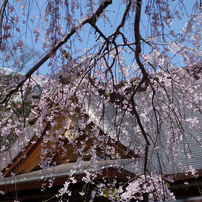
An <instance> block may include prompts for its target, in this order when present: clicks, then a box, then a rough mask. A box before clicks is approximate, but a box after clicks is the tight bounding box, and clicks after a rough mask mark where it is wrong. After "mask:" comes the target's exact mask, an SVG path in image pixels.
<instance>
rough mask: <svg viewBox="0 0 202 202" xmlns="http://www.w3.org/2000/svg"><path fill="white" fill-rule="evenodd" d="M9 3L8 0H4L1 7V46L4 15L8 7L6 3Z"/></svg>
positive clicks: (0, 42)
mask: <svg viewBox="0 0 202 202" xmlns="http://www.w3.org/2000/svg"><path fill="white" fill-rule="evenodd" d="M7 3H8V0H4V2H3V3H2V5H1V8H0V13H1V16H0V46H1V44H2V39H3V37H2V23H3V17H4V12H5V8H6V5H7Z"/></svg>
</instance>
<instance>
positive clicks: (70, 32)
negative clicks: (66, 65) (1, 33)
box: [0, 0, 112, 104]
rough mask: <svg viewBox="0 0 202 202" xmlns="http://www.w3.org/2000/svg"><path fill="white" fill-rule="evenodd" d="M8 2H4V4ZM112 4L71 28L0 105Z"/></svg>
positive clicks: (107, 3) (101, 8)
mask: <svg viewBox="0 0 202 202" xmlns="http://www.w3.org/2000/svg"><path fill="white" fill-rule="evenodd" d="M6 1H8V0H5V2H6ZM111 3H112V0H106V1H105V2H104V3H103V4H101V5H100V6H99V7H98V9H97V10H96V11H95V12H94V13H93V15H92V16H91V17H90V18H88V17H86V18H84V19H83V20H82V21H81V22H79V23H78V24H77V25H76V26H75V27H73V28H72V29H71V30H70V31H69V32H68V33H67V34H66V35H65V36H64V37H63V38H62V39H61V40H60V41H58V43H57V44H56V45H55V46H54V47H53V48H52V49H51V50H50V51H49V52H48V53H47V54H46V55H45V56H44V57H43V58H42V59H41V60H40V61H39V62H38V63H37V64H36V65H34V67H32V68H31V69H30V71H28V72H27V74H26V75H25V77H24V79H23V80H22V81H21V82H19V83H18V85H17V86H16V88H14V89H12V90H11V91H10V92H9V93H8V94H7V95H6V96H5V98H4V99H3V100H2V101H1V102H0V104H3V103H7V102H8V100H9V99H10V97H11V96H12V95H13V94H14V93H15V92H16V91H18V90H19V88H20V87H21V86H22V85H23V84H24V82H25V81H26V80H27V79H28V78H30V77H31V75H32V74H33V73H34V72H35V71H36V70H38V69H39V67H40V66H41V65H43V64H44V63H45V62H46V61H47V60H48V59H49V58H50V57H51V56H52V55H54V54H55V52H56V51H57V50H58V49H59V48H60V47H61V46H62V45H63V44H65V43H66V42H67V40H68V39H69V38H70V37H71V36H72V35H74V34H75V33H76V31H77V30H78V29H80V28H81V27H83V26H84V25H85V24H87V23H89V24H90V25H92V24H94V23H95V22H96V21H97V20H98V18H99V16H100V15H101V13H102V12H103V11H104V10H105V9H106V8H107V6H109V5H110V4H111Z"/></svg>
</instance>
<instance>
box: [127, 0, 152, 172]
mask: <svg viewBox="0 0 202 202" xmlns="http://www.w3.org/2000/svg"><path fill="white" fill-rule="evenodd" d="M141 5H142V0H137V6H136V14H135V23H134V32H135V43H136V50H135V59H136V61H137V64H138V66H139V67H140V69H141V71H142V74H143V77H142V79H141V81H140V83H139V85H138V86H137V88H136V89H135V90H134V92H133V93H132V95H131V98H130V101H131V103H132V110H133V113H134V114H135V116H136V118H137V123H138V125H139V127H140V130H141V132H142V135H143V137H144V139H145V141H146V145H145V162H144V174H146V171H147V158H148V150H149V145H150V142H149V140H148V138H147V134H146V132H145V129H144V127H143V125H142V122H141V120H140V117H139V114H138V112H137V110H136V106H135V103H134V95H135V93H136V92H137V91H138V89H139V88H140V87H141V85H142V84H143V83H144V82H145V81H146V80H148V74H147V72H146V70H145V68H144V66H143V64H142V62H141V61H140V53H141V43H140V39H141V37H140V17H141Z"/></svg>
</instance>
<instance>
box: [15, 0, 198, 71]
mask: <svg viewBox="0 0 202 202" xmlns="http://www.w3.org/2000/svg"><path fill="white" fill-rule="evenodd" d="M44 2H45V1H44V0H41V1H39V3H38V5H37V6H35V7H33V6H32V5H30V8H31V9H30V13H29V19H28V18H27V19H28V22H29V27H26V26H24V24H22V23H21V25H20V29H21V32H20V34H21V35H22V37H23V38H24V44H26V45H27V46H28V47H34V50H35V51H36V52H38V56H37V57H35V58H34V57H33V58H32V59H31V60H30V61H29V62H28V63H27V64H26V67H25V69H24V70H23V72H26V71H27V70H29V69H30V68H31V67H32V66H33V65H34V64H35V63H36V62H37V61H38V60H39V57H43V55H44V51H43V50H42V49H41V47H42V44H43V37H44V33H43V32H42V31H43V30H42V29H43V28H44V27H45V26H46V23H45V22H44V21H43V19H41V20H38V19H40V15H41V16H43V13H44V8H45V6H44ZM143 2H144V3H145V2H146V1H143ZM194 3H195V1H193V0H184V6H185V8H186V10H185V11H184V13H185V15H184V17H183V18H182V19H181V20H177V19H175V20H173V25H172V28H173V29H174V31H175V32H176V33H178V32H180V30H181V28H182V27H184V25H185V23H186V22H187V20H188V18H186V15H187V14H190V13H192V8H193V5H194ZM22 5H23V4H22ZM120 5H121V6H120ZM125 6H126V5H123V4H121V0H117V1H113V4H112V5H109V6H108V7H107V9H106V15H107V16H108V18H109V19H110V22H108V21H107V20H103V18H101V19H100V20H98V22H97V26H98V27H99V28H100V30H101V31H102V32H103V33H104V34H106V36H109V35H110V34H111V33H112V32H113V31H114V29H113V27H116V26H117V25H118V24H119V23H120V21H121V17H122V15H123V12H124V10H125ZM170 6H171V8H174V9H175V7H176V6H177V4H176V3H174V2H172V4H171V5H170ZM97 7H98V4H97V5H96V6H95V9H96V8H97ZM86 10H87V9H86V8H85V7H84V6H82V11H83V13H84V15H85V13H86ZM21 11H22V13H23V9H21ZM143 11H144V9H142V18H141V33H142V36H143V37H144V34H145V36H147V35H149V33H148V31H149V26H148V18H147V16H145V14H144V12H143ZM61 12H65V10H61ZM77 12H78V13H76V17H77V18H78V19H80V11H79V10H78V11H77ZM34 16H37V18H38V19H34ZM130 17H132V18H131V21H128V22H127V23H133V19H134V18H133V16H130ZM27 19H26V20H27ZM21 20H25V17H23V16H21ZM30 20H33V23H30ZM21 22H22V21H21ZM65 23H66V22H65V21H63V23H62V25H63V30H64V32H63V33H64V34H65V33H66V32H67V31H68V30H67V29H66V28H65V26H66V25H65ZM112 26H113V27H112ZM35 27H39V29H40V30H41V32H40V37H39V40H38V43H36V44H34V43H33V41H34V35H32V34H31V32H30V30H33V29H34V28H35ZM126 29H127V26H126ZM126 29H125V33H127V34H128V35H129V36H130V38H131V40H132V39H133V36H134V33H133V32H132V30H126ZM26 32H27V36H26ZM92 33H94V29H93V28H92V27H90V25H85V26H84V27H83V31H82V32H80V36H81V39H82V40H83V41H82V42H80V41H78V40H77V39H76V38H75V36H73V37H72V39H71V40H70V41H68V42H67V45H68V46H69V47H71V49H69V50H67V51H68V52H70V53H71V54H72V55H73V57H74V58H77V57H79V56H80V55H81V54H82V50H83V49H84V48H91V47H93V46H94V44H95V43H96V38H93V37H92V36H93V35H92ZM165 33H166V32H165ZM20 34H19V37H20ZM96 36H98V35H96ZM65 46H66V45H63V47H62V49H66V48H65ZM93 51H95V49H94V48H93V49H92V52H93ZM145 53H147V50H145ZM57 54H59V51H58V52H57ZM124 56H125V57H126V58H125V59H126V60H127V61H130V62H129V65H130V64H131V62H132V60H133V57H132V56H131V55H130V54H126V55H124ZM176 62H177V61H176ZM178 62H179V61H178ZM179 63H180V62H179ZM47 65H48V62H46V63H45V64H44V65H43V66H42V67H41V68H40V72H41V73H43V74H45V73H46V72H47V71H48V70H50V67H48V66H47ZM58 65H59V66H60V65H62V63H60V62H58ZM11 67H12V66H11Z"/></svg>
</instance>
